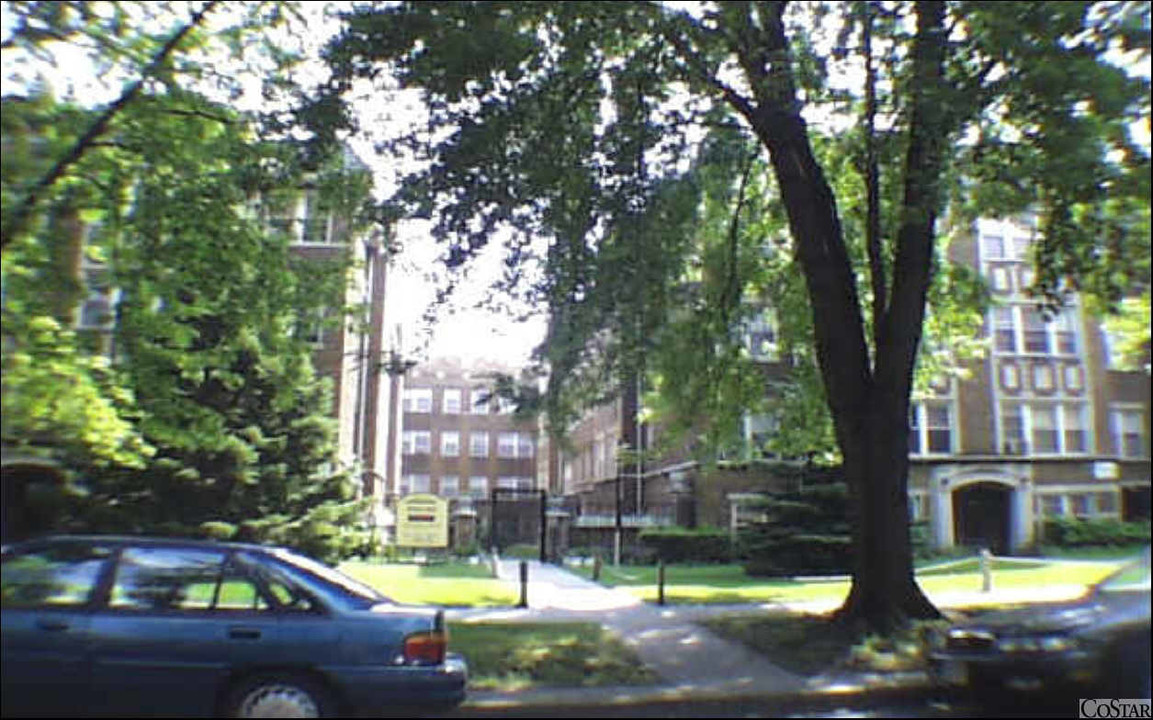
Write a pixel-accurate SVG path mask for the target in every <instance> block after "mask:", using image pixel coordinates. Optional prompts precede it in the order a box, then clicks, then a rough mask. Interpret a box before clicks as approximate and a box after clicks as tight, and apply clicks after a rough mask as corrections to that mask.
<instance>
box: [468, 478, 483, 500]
mask: <svg viewBox="0 0 1153 720" xmlns="http://www.w3.org/2000/svg"><path fill="white" fill-rule="evenodd" d="M468 494H469V495H472V496H473V497H481V498H482V497H485V496H487V495H488V478H487V477H485V476H484V475H473V476H472V477H470V478H469V479H468Z"/></svg>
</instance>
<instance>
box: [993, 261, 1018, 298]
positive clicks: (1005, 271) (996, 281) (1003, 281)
mask: <svg viewBox="0 0 1153 720" xmlns="http://www.w3.org/2000/svg"><path fill="white" fill-rule="evenodd" d="M989 275H990V277H991V278H992V281H993V283H992V285H993V290H994V291H995V292H999V293H1010V292H1012V291H1013V281H1012V279H1011V278H1010V274H1009V268H1007V267H1005V266H1003V265H998V266H997V267H994V268H992V269H991V270H990V271H989Z"/></svg>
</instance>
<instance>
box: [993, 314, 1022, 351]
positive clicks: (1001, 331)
mask: <svg viewBox="0 0 1153 720" xmlns="http://www.w3.org/2000/svg"><path fill="white" fill-rule="evenodd" d="M993 335H994V341H995V343H996V347H997V352H1002V353H1014V352H1017V330H1016V323H1015V322H1014V320H1013V308H1008V307H999V308H993Z"/></svg>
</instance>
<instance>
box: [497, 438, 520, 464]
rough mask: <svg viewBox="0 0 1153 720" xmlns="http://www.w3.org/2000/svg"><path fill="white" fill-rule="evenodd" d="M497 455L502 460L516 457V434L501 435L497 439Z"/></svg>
mask: <svg viewBox="0 0 1153 720" xmlns="http://www.w3.org/2000/svg"><path fill="white" fill-rule="evenodd" d="M496 455H497V457H502V458H515V457H516V433H500V435H499V436H498V437H497V445H496Z"/></svg>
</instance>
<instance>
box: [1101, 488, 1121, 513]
mask: <svg viewBox="0 0 1153 720" xmlns="http://www.w3.org/2000/svg"><path fill="white" fill-rule="evenodd" d="M1097 513H1098V514H1100V515H1116V514H1117V494H1116V493H1111V492H1103V493H1097Z"/></svg>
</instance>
